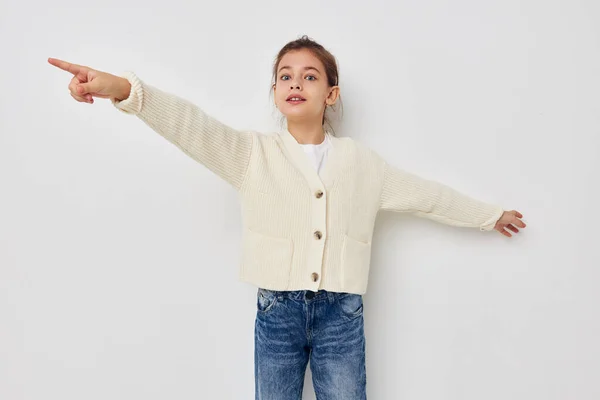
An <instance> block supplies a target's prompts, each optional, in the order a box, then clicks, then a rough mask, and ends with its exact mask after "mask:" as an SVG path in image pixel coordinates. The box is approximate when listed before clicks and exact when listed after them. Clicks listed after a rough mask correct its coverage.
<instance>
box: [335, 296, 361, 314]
mask: <svg viewBox="0 0 600 400" xmlns="http://www.w3.org/2000/svg"><path fill="white" fill-rule="evenodd" d="M337 303H338V306H339V309H340V312H341V313H342V315H343V316H345V317H347V318H350V319H353V318H357V317H359V316H361V315H362V313H363V298H362V296H361V295H360V294H355V293H348V294H343V295H341V296H338V297H337Z"/></svg>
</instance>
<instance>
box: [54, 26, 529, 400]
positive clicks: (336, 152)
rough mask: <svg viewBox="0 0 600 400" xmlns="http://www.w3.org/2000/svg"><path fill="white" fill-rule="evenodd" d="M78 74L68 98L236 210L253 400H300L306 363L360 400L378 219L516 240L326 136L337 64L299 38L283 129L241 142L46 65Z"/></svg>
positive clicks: (160, 97) (285, 53) (278, 89)
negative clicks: (143, 127) (251, 305)
mask: <svg viewBox="0 0 600 400" xmlns="http://www.w3.org/2000/svg"><path fill="white" fill-rule="evenodd" d="M48 61H49V62H50V64H52V65H54V66H56V67H58V68H61V69H63V70H65V71H68V72H70V73H72V74H73V78H72V79H71V81H70V83H69V91H70V93H71V96H73V98H74V99H75V100H77V101H79V102H87V103H90V104H92V103H93V102H94V97H101V98H108V99H110V100H111V101H112V103H113V104H114V105H115V107H117V108H118V109H119V110H121V111H123V112H125V113H129V114H132V115H136V116H137V117H138V118H140V119H141V120H142V121H144V122H145V123H146V124H147V125H148V126H150V127H151V128H152V129H153V130H154V131H156V132H157V133H159V134H160V135H162V136H163V137H165V138H166V139H167V140H168V141H170V142H171V143H173V144H174V145H176V146H177V147H179V148H180V149H181V150H182V151H184V152H185V153H186V154H187V155H189V156H190V157H192V158H193V159H195V160H196V161H198V162H199V163H201V164H202V165H204V166H206V167H207V168H208V169H210V170H211V171H213V172H214V173H215V174H216V175H218V176H219V177H221V178H222V179H224V180H225V181H226V182H228V183H229V184H230V185H231V186H233V187H234V188H235V189H236V190H237V192H238V193H239V195H240V197H241V204H242V215H243V224H244V228H243V240H242V244H243V246H242V260H241V263H240V266H239V278H240V279H241V280H242V281H245V282H248V283H251V284H253V285H255V286H257V288H258V290H257V303H256V307H257V310H256V323H255V330H254V336H255V360H254V362H255V396H256V399H262V400H266V399H274V400H275V399H276V400H288V399H289V400H291V399H294V400H296V399H300V398H301V397H302V389H303V385H304V374H305V371H306V365H307V363H308V361H309V360H310V366H311V367H310V368H311V372H312V378H313V386H314V389H315V393H316V395H317V399H344V400H353V399H357V400H358V399H365V398H366V370H365V337H364V325H363V323H364V321H363V303H362V295H363V294H364V293H365V292H366V289H367V280H368V273H369V266H370V265H369V264H370V256H371V239H372V235H373V228H374V222H375V218H376V215H377V213H378V211H379V210H389V211H395V212H410V213H412V214H414V215H417V216H420V217H426V218H430V219H433V220H435V221H438V222H441V223H445V224H449V225H454V226H460V227H473V228H479V229H480V230H482V231H490V230H492V229H495V230H497V231H498V232H500V233H502V234H503V235H505V236H507V237H511V236H512V235H511V234H510V233H509V232H507V231H506V229H508V230H511V231H512V232H515V233H516V232H518V231H519V230H518V228H517V227H521V228H524V227H525V224H524V223H523V222H522V221H521V220H520V218H522V217H523V216H522V215H521V214H520V213H519V212H517V211H514V210H513V211H504V210H503V208H502V207H499V206H496V205H491V204H486V203H484V202H481V201H478V200H475V199H472V198H470V197H467V196H466V195H464V194H461V193H459V192H457V191H455V190H453V189H452V188H450V187H448V186H445V185H442V184H441V183H437V182H435V181H431V180H426V179H423V178H421V177H418V176H416V175H414V174H411V173H409V172H406V171H404V170H401V169H399V168H396V167H394V166H393V165H391V164H389V163H388V162H386V161H385V160H384V159H382V158H381V157H380V156H379V155H378V154H377V153H376V152H374V151H373V150H371V149H369V148H367V147H366V146H364V145H362V144H360V143H359V142H357V141H355V140H353V139H351V138H348V137H340V138H338V137H336V136H335V135H334V134H333V133H332V131H331V130H329V129H326V128H325V122H326V119H325V113H326V110H327V107H332V106H334V104H336V102H337V101H338V99H339V96H340V88H339V86H338V70H337V64H336V61H335V58H334V57H333V56H332V55H331V54H330V53H329V52H328V51H327V50H326V49H324V48H323V47H322V46H321V45H320V44H318V43H316V42H315V41H313V40H311V39H309V38H307V37H306V36H304V37H302V38H300V39H298V40H294V41H291V42H289V43H287V44H286V45H285V46H284V47H283V48H282V49H281V50H280V52H279V54H278V55H277V57H276V60H275V63H274V65H273V84H272V89H273V93H274V99H275V105H276V107H277V108H278V109H279V111H281V113H282V114H283V116H284V117H285V121H286V127H285V128H283V129H281V130H279V131H278V132H275V133H273V134H267V133H259V132H254V131H237V130H234V129H232V128H230V127H229V126H227V125H225V124H223V123H221V122H219V121H217V120H216V119H214V118H212V117H211V116H209V115H207V114H206V113H205V112H204V111H203V110H202V109H201V108H199V107H197V106H196V105H194V104H192V103H191V102H189V101H186V100H184V99H182V98H179V97H177V96H175V95H173V94H169V93H166V92H163V91H161V90H159V89H157V88H155V87H153V86H150V85H148V84H146V83H144V82H143V81H142V80H140V78H138V77H137V76H136V75H135V74H134V73H133V72H126V73H125V74H123V76H121V77H119V76H115V75H111V74H108V73H105V72H101V71H97V70H94V69H91V68H88V67H84V66H81V65H75V64H70V63H67V62H65V61H61V60H57V59H53V58H50V59H49V60H48Z"/></svg>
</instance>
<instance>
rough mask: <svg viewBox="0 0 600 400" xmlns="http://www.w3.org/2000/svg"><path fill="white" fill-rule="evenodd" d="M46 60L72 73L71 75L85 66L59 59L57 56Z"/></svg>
mask: <svg viewBox="0 0 600 400" xmlns="http://www.w3.org/2000/svg"><path fill="white" fill-rule="evenodd" d="M48 62H49V63H50V64H52V65H54V66H55V67H58V68H60V69H62V70H64V71H67V72H70V73H72V74H73V75H77V74H78V73H80V72H82V70H83V69H84V68H85V67H83V66H81V65H77V64H71V63H69V62H66V61H63V60H59V59H58V58H49V59H48Z"/></svg>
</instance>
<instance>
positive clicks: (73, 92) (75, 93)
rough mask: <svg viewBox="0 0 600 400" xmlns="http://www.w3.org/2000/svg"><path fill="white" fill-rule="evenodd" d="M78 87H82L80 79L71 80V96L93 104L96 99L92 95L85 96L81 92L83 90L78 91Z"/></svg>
mask: <svg viewBox="0 0 600 400" xmlns="http://www.w3.org/2000/svg"><path fill="white" fill-rule="evenodd" d="M78 86H80V82H79V79H77V77H76V76H74V77H73V78H71V82H69V92H70V94H71V96H72V97H73V98H74V99H75V100H77V101H81V102H86V103H93V102H94V98H93V97H92V95H91V94H85V95H84V94H83V93H82V92H81V90H77V88H78Z"/></svg>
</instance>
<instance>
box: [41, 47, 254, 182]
mask: <svg viewBox="0 0 600 400" xmlns="http://www.w3.org/2000/svg"><path fill="white" fill-rule="evenodd" d="M48 62H49V63H50V64H52V65H54V66H56V67H58V68H60V69H62V70H65V71H68V72H70V73H72V74H73V77H72V79H71V81H70V83H69V91H70V92H71V96H72V97H73V98H74V99H75V100H77V101H79V102H86V103H93V102H94V97H100V98H109V99H110V100H111V101H112V103H113V104H114V105H115V107H117V108H118V109H119V110H121V111H123V112H125V113H128V114H132V115H136V116H137V117H139V118H140V119H141V120H142V121H144V122H145V123H146V124H147V125H148V126H150V127H151V128H152V129H153V130H154V131H156V132H157V133H159V134H160V135H162V136H163V137H165V138H166V139H167V140H168V141H170V142H171V143H173V144H174V145H176V146H177V147H179V148H180V149H181V150H182V151H183V152H185V153H186V154H188V155H189V156H190V157H192V158H193V159H194V160H196V161H198V162H199V163H201V164H202V165H204V166H206V167H207V168H208V169H209V170H211V171H212V172H214V173H215V174H216V175H218V176H219V177H221V178H223V179H224V180H225V181H226V182H228V183H229V184H231V185H232V186H233V187H234V188H235V189H237V190H240V189H241V187H242V184H243V182H244V178H245V176H246V171H247V169H248V164H249V163H250V156H251V151H252V144H253V140H254V135H255V133H254V132H250V131H238V130H235V129H233V128H231V127H229V126H227V125H225V124H223V123H221V122H219V121H218V120H216V119H215V118H213V117H211V116H210V115H208V114H206V113H205V112H204V111H203V110H202V109H200V108H199V107H198V106H196V105H194V104H192V103H191V102H189V101H187V100H185V99H182V98H180V97H177V96H175V95H173V94H170V93H167V92H164V91H161V90H159V89H157V88H155V87H153V86H150V85H147V84H145V83H144V82H142V81H141V80H140V79H139V78H138V77H137V76H136V75H135V74H134V73H133V72H127V73H125V74H124V76H122V77H118V76H115V75H112V74H109V73H106V72H102V71H98V70H94V69H92V68H89V67H85V66H82V65H77V64H71V63H68V62H66V61H62V60H58V59H55V58H49V59H48ZM127 90H129V93H128V94H127V93H126V91H127Z"/></svg>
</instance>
